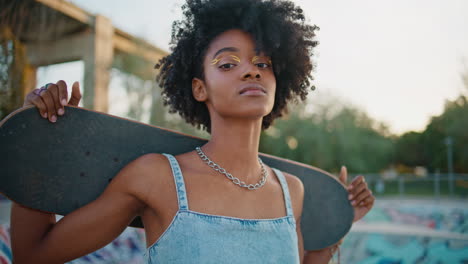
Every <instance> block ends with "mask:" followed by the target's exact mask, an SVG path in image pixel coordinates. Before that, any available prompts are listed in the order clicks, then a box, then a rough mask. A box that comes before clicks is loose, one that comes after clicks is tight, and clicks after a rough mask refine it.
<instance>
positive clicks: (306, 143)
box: [260, 105, 393, 173]
mask: <svg viewBox="0 0 468 264" xmlns="http://www.w3.org/2000/svg"><path fill="white" fill-rule="evenodd" d="M331 109H332V106H330V105H325V106H321V109H319V110H318V111H317V112H315V113H312V114H306V113H305V111H304V108H303V107H302V108H301V107H299V108H297V109H295V111H293V112H292V113H291V114H290V115H289V116H288V117H287V118H285V119H282V120H278V121H277V122H276V123H275V125H274V126H273V127H272V128H270V129H269V130H267V131H266V132H265V133H263V135H262V140H261V144H260V150H261V151H262V152H266V153H271V154H273V155H277V156H281V157H285V158H288V159H292V160H296V161H300V162H303V163H306V164H310V165H313V166H316V167H320V168H322V169H325V170H327V171H333V172H338V171H339V169H340V167H341V166H342V165H346V166H347V167H348V171H349V172H350V173H356V172H360V173H362V172H376V171H381V170H383V169H385V168H386V167H387V166H388V165H389V164H390V163H391V161H392V155H393V139H391V138H390V137H387V136H385V135H386V134H388V131H387V129H386V127H385V126H384V125H383V124H381V123H379V122H376V121H374V120H372V119H371V118H370V117H368V116H367V114H365V113H364V112H362V111H360V110H359V109H357V108H354V107H350V106H345V107H342V108H341V109H340V110H338V111H331ZM333 112H335V113H333Z"/></svg>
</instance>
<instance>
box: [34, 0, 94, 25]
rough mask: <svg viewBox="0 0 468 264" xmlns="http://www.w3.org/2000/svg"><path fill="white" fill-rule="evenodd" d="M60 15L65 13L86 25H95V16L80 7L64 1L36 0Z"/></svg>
mask: <svg viewBox="0 0 468 264" xmlns="http://www.w3.org/2000/svg"><path fill="white" fill-rule="evenodd" d="M36 1H37V2H39V3H41V4H43V5H45V6H48V7H50V8H52V9H54V10H56V11H58V12H60V13H63V14H65V15H67V16H69V17H71V18H73V19H75V20H78V21H80V22H82V23H84V24H88V25H93V17H94V16H93V15H91V14H90V13H88V12H86V11H84V10H83V9H81V8H79V7H78V6H76V5H74V4H72V3H69V2H65V1H63V0H36Z"/></svg>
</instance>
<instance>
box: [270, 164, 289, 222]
mask: <svg viewBox="0 0 468 264" xmlns="http://www.w3.org/2000/svg"><path fill="white" fill-rule="evenodd" d="M272 169H273V170H274V171H275V174H276V177H277V178H278V180H279V182H280V183H281V188H283V196H284V204H285V205H286V214H287V215H288V216H292V217H294V213H293V210H292V206H291V197H290V196H289V188H288V183H287V182H286V178H285V177H284V174H283V173H282V172H281V171H280V170H278V169H275V168H272Z"/></svg>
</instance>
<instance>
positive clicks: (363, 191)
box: [296, 166, 375, 264]
mask: <svg viewBox="0 0 468 264" xmlns="http://www.w3.org/2000/svg"><path fill="white" fill-rule="evenodd" d="M339 180H340V182H341V183H342V184H344V185H345V187H346V189H347V190H348V199H349V200H350V202H351V205H352V206H353V208H354V219H353V222H356V221H358V220H360V219H362V218H363V217H364V216H365V215H366V214H367V213H368V212H369V211H370V210H371V209H372V207H373V206H374V202H375V197H374V196H373V195H372V191H371V190H370V189H369V187H368V186H367V183H366V180H365V178H364V176H361V175H360V176H357V177H355V178H354V179H353V180H352V181H351V183H350V184H347V180H348V172H347V170H346V167H344V166H343V167H342V168H341V172H340V176H339ZM303 188H304V187H302V200H301V207H300V208H301V209H302V201H303V198H304V191H303ZM300 213H302V210H301V212H300ZM300 219H301V218H300V215H299V217H298V218H296V223H297V229H296V231H297V235H298V238H299V252H300V257H301V259H302V260H303V262H302V263H304V264H307V263H328V262H329V261H330V259H331V258H332V257H333V254H334V252H335V251H336V249H337V248H338V247H339V245H340V244H341V242H342V241H343V239H342V240H341V241H340V242H338V243H337V244H336V245H333V246H331V247H328V248H325V249H322V250H313V251H305V252H304V250H303V249H304V247H303V241H302V233H301V228H300Z"/></svg>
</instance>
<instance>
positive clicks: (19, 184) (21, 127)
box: [0, 106, 354, 250]
mask: <svg viewBox="0 0 468 264" xmlns="http://www.w3.org/2000/svg"><path fill="white" fill-rule="evenodd" d="M204 143H206V140H205V139H201V138H197V137H193V136H189V135H186V134H182V133H179V132H175V131H171V130H168V129H164V128H160V127H156V126H152V125H147V124H143V123H140V122H136V121H132V120H128V119H124V118H120V117H116V116H112V115H108V114H104V113H100V112H95V111H91V110H87V109H84V108H78V107H71V106H67V107H66V110H65V115H64V116H62V117H60V118H58V120H57V122H56V123H55V124H53V123H50V122H49V121H47V120H44V119H43V118H42V117H40V115H39V114H38V110H37V109H36V108H35V107H28V108H21V109H18V110H16V111H15V112H13V113H11V114H10V115H9V116H7V117H6V118H5V119H3V120H2V121H1V122H0V193H3V194H4V195H5V196H6V197H8V198H9V199H10V200H13V201H15V202H17V203H19V204H22V205H24V206H26V207H29V208H33V209H37V210H41V211H45V212H52V213H56V214H59V215H66V214H68V213H70V212H71V211H73V210H75V209H77V208H79V207H81V206H83V205H85V204H87V203H89V202H91V201H93V200H94V199H96V198H97V197H98V196H99V195H100V194H101V193H102V192H103V190H104V189H105V188H106V186H107V184H108V183H109V182H110V181H111V180H112V178H113V177H114V176H115V175H116V174H117V173H118V172H119V171H120V170H121V169H122V168H123V167H124V166H125V165H126V164H128V163H129V162H131V161H132V160H134V159H136V158H138V157H139V156H141V155H144V154H147V153H169V154H172V155H178V154H181V153H185V152H189V151H192V150H194V149H195V147H197V146H201V145H203V144H204ZM260 156H261V158H262V160H263V161H264V163H265V164H267V165H269V166H270V167H273V168H277V169H279V170H282V171H285V172H288V173H290V174H293V175H296V176H298V177H299V178H300V179H301V180H302V182H303V184H304V188H305V194H304V207H303V213H302V219H301V228H302V234H303V238H304V247H305V249H306V250H314V249H321V248H325V247H328V246H330V245H333V244H335V243H336V242H338V241H339V240H340V239H341V238H342V237H344V236H345V235H346V233H348V231H349V229H350V228H351V224H352V220H353V217H354V211H353V207H352V206H351V204H350V202H349V201H348V198H347V196H348V192H347V191H346V189H345V188H344V186H343V185H342V184H341V183H340V182H339V181H338V180H337V179H336V178H335V177H334V176H332V175H331V174H328V173H327V172H325V171H323V170H320V169H317V168H314V167H311V166H308V165H305V164H302V163H299V162H294V161H291V160H286V159H282V158H279V157H275V156H271V155H266V154H260ZM131 226H134V227H142V226H143V225H142V222H141V219H139V217H137V218H135V220H134V221H133V222H132V223H131Z"/></svg>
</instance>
